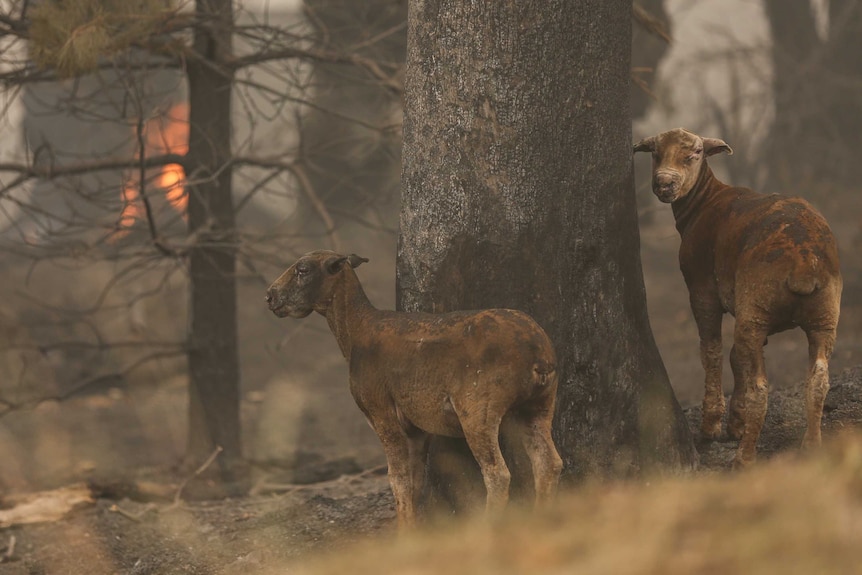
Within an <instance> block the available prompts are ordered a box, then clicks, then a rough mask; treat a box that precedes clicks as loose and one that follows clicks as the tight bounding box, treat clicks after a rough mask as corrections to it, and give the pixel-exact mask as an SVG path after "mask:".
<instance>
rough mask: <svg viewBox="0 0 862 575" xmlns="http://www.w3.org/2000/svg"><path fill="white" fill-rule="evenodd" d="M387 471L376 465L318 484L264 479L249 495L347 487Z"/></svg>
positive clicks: (384, 467)
mask: <svg viewBox="0 0 862 575" xmlns="http://www.w3.org/2000/svg"><path fill="white" fill-rule="evenodd" d="M386 470H387V466H386V465H378V466H377V467H372V468H370V469H364V470H362V471H360V472H359V473H353V474H349V475H340V476H338V477H336V478H335V479H330V480H328V481H320V482H318V483H267V482H266V478H264V479H261V480H260V481H258V483H257V484H256V485H255V486H254V487H252V488H251V490H250V491H249V493H248V494H249V495H266V494H268V493H283V494H284V493H296V492H298V491H313V490H316V489H320V488H322V487H330V486H337V485H349V484H351V483H355V482H357V481H361V480H362V479H364V478H366V477H369V476H371V475H382V474H383V473H385V472H386Z"/></svg>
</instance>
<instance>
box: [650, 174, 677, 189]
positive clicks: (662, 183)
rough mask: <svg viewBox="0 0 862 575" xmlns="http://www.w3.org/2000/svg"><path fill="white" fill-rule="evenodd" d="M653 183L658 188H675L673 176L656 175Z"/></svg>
mask: <svg viewBox="0 0 862 575" xmlns="http://www.w3.org/2000/svg"><path fill="white" fill-rule="evenodd" d="M653 183H654V185H655V187H657V188H661V189H666V188H669V187H671V186H673V176H672V175H671V174H656V175H655V178H654V179H653Z"/></svg>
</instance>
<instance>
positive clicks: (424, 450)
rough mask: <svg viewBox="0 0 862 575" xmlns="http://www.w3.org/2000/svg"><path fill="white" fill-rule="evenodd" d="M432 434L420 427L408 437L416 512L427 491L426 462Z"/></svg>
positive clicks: (411, 480)
mask: <svg viewBox="0 0 862 575" xmlns="http://www.w3.org/2000/svg"><path fill="white" fill-rule="evenodd" d="M430 441H431V436H430V435H429V434H427V433H424V432H421V431H419V430H418V429H417V430H415V431H414V432H413V433H412V434H410V435H408V437H407V446H408V451H409V453H410V482H411V487H410V488H411V490H412V492H413V509H414V512H418V510H419V509H420V508H421V507H422V498H423V496H424V491H425V462H426V461H427V459H428V444H429V442H430Z"/></svg>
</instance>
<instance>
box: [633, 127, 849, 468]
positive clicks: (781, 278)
mask: <svg viewBox="0 0 862 575" xmlns="http://www.w3.org/2000/svg"><path fill="white" fill-rule="evenodd" d="M634 152H651V153H652V190H653V193H654V194H655V195H656V196H657V197H658V199H659V200H660V201H662V202H664V203H669V204H671V208H672V209H673V215H674V219H675V220H676V228H677V230H678V231H679V234H680V237H681V243H680V248H679V264H680V269H681V270H682V274H683V277H684V279H685V283H686V285H687V287H688V291H689V300H690V304H691V310H692V313H693V314H694V319H695V323H696V324H697V330H698V334H699V336H700V355H701V362H702V364H703V368H704V371H705V372H706V383H705V388H706V389H705V394H704V398H703V419H702V423H701V434H702V436H703V437H704V438H705V439H706V440H715V439H718V438H719V437H720V435H721V421H722V416H723V415H724V410H725V402H724V395H723V394H722V390H721V358H722V341H721V322H722V318H723V315H724V314H725V313H729V314H731V315H733V316H734V317H735V318H736V323H735V326H734V333H733V348H732V349H731V351H730V364H731V368H732V371H733V380H734V386H733V393H732V395H731V399H730V414H729V418H728V426H727V433H728V436H729V437H730V438H731V439H733V440H739V445H738V448H737V451H736V453H735V455H734V459H733V464H732V465H733V467H734V468H735V469H738V468H743V467H746V466H748V465H750V464H752V463H754V461H755V460H756V446H757V439H758V437H759V435H760V432H761V430H762V428H763V422H764V418H765V417H766V403H767V396H768V385H767V379H766V370H765V365H764V359H763V346H764V345H766V342H767V337H768V336H770V335H772V334H774V333H777V332H780V331H784V330H787V329H792V328H794V327H797V326H798V327H801V328H802V330H803V331H804V332H805V334H806V336H807V338H808V356H809V367H808V375H807V380H806V390H805V411H806V419H807V428H806V431H805V435H804V438H803V442H802V445H803V447H811V446H817V445H820V442H821V437H820V423H821V418H822V415H823V402H824V400H825V398H826V393H827V392H828V390H829V358H830V356H831V355H832V348H833V346H834V344H835V334H836V328H837V325H838V315H839V307H840V303H841V288H842V279H841V273H840V270H839V264H838V248H837V246H836V243H835V238H834V237H833V235H832V231H831V230H830V229H829V225H828V224H827V223H826V220H825V219H824V218H823V216H822V215H821V214H820V213H819V212H818V211H817V210H816V209H814V208H813V207H812V206H811V205H810V204H809V203H808V202H806V201H805V200H803V199H800V198H792V197H783V196H780V195H778V194H772V195H764V194H760V193H757V192H754V191H752V190H750V189H748V188H742V187H734V186H729V185H727V184H724V183H722V182H720V181H719V180H718V179H717V178H716V177H715V175H713V173H712V170H711V169H710V167H709V165H708V164H707V162H706V158H707V157H709V156H712V155H714V154H717V153H720V152H727V153H728V154H732V153H733V150H731V148H730V146H728V145H727V144H726V143H725V142H724V141H722V140H719V139H717V138H702V137H700V136H698V135H697V134H694V133H692V132H689V131H686V130H684V129H682V128H679V129H676V130H670V131H668V132H664V133H661V134H659V135H657V136H653V137H650V138H646V139H644V140H642V141H640V142H638V143H637V144H635V145H634Z"/></svg>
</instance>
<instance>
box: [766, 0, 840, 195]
mask: <svg viewBox="0 0 862 575" xmlns="http://www.w3.org/2000/svg"><path fill="white" fill-rule="evenodd" d="M764 8H765V10H766V15H767V18H768V20H769V25H770V30H771V33H772V69H773V75H772V78H773V79H772V88H773V93H774V99H775V119H774V120H773V123H772V128H771V130H770V135H769V139H768V140H767V142H766V161H767V164H768V165H769V167H770V175H769V182H768V184H767V186H768V187H769V188H770V189H775V190H782V189H785V190H786V189H787V186H788V185H789V184H790V183H793V182H796V183H804V182H811V181H812V180H814V179H817V178H819V177H822V175H823V173H824V172H826V171H827V168H826V166H827V165H828V164H829V159H828V151H827V149H828V147H829V146H828V140H829V137H828V127H827V126H825V125H823V124H822V123H821V122H822V119H823V117H824V109H823V107H825V106H826V102H824V101H823V98H822V97H821V94H820V90H819V88H818V86H819V85H820V83H821V82H822V73H823V69H822V67H821V66H819V65H818V63H817V62H816V60H815V59H816V51H817V49H818V48H819V47H820V46H821V43H820V40H819V38H818V37H817V30H816V29H815V26H814V16H813V14H812V12H811V3H810V2H809V0H765V1H764ZM791 143H792V145H791Z"/></svg>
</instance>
